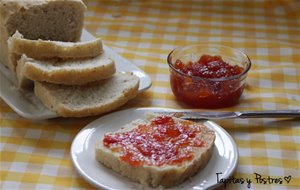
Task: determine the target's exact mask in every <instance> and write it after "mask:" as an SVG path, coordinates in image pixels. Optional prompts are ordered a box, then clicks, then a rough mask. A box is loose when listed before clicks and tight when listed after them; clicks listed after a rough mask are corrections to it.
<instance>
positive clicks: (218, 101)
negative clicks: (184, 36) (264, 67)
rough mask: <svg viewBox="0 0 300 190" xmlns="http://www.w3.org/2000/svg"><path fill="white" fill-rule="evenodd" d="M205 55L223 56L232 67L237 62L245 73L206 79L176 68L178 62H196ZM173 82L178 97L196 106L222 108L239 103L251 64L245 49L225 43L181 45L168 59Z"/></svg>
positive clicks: (174, 92)
mask: <svg viewBox="0 0 300 190" xmlns="http://www.w3.org/2000/svg"><path fill="white" fill-rule="evenodd" d="M202 55H211V56H216V55H218V56H221V57H222V59H223V60H224V62H226V63H228V64H230V65H231V66H235V65H238V66H239V67H241V68H242V72H241V73H240V74H237V75H232V76H228V77H221V78H204V77H199V76H193V75H190V74H186V73H184V72H182V71H181V70H178V69H177V68H176V67H175V63H176V61H178V60H180V61H181V62H182V63H184V64H188V63H189V62H193V63H194V62H197V61H198V60H199V58H200V57H201V56H202ZM167 61H168V64H169V70H170V84H171V88H172V91H173V94H174V95H175V96H176V98H177V99H178V100H179V101H181V102H184V103H186V104H188V105H190V106H192V107H195V108H223V107H229V106H233V105H235V104H237V103H238V102H239V98H240V96H241V95H242V93H243V91H244V87H245V81H246V77H247V73H248V71H249V69H250V67H251V61H250V59H249V57H248V56H247V55H246V54H244V53H243V52H241V51H239V50H237V49H234V48H231V47H227V46H222V45H208V44H196V45H188V46H183V47H178V48H176V49H174V50H173V51H171V52H170V54H169V55H168V58H167Z"/></svg>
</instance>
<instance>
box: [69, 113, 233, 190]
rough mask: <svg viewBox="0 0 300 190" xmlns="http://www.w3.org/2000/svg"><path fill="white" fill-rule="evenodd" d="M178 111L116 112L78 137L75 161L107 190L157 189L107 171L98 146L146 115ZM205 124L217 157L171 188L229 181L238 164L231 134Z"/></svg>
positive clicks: (211, 185) (91, 180)
mask: <svg viewBox="0 0 300 190" xmlns="http://www.w3.org/2000/svg"><path fill="white" fill-rule="evenodd" d="M167 111H178V110H174V109H165V108H138V109H128V110H123V111H119V112H114V113H111V114H109V115H106V116H104V117H101V118H99V119H97V120H95V121H93V122H92V123H90V124H89V125H87V126H86V127H85V128H84V129H82V130H81V131H80V132H79V133H78V135H77V136H76V137H75V139H74V141H73V143H72V146H71V158H72V161H73V164H74V166H75V168H76V169H77V171H78V172H79V174H80V175H81V176H82V177H83V178H84V179H85V180H86V181H88V182H89V183H91V184H92V185H94V186H96V187H99V188H104V189H120V190H121V189H122V190H124V189H148V190H150V189H153V188H149V187H145V186H142V185H141V184H139V183H137V182H133V181H131V180H129V179H128V178H126V177H123V176H121V175H119V174H117V173H116V172H114V171H113V170H111V169H109V168H106V167H105V166H103V165H102V164H101V163H100V162H98V161H97V160H96V159H95V146H96V143H97V142H98V141H99V140H100V138H101V137H102V136H103V135H104V133H107V132H114V131H117V130H118V129H119V128H120V127H122V126H123V125H125V124H127V123H129V122H131V121H132V120H135V119H138V118H144V114H145V113H146V112H167ZM204 125H206V126H207V127H209V128H211V129H213V130H214V131H215V132H216V140H215V148H214V152H213V155H212V157H211V159H210V161H209V162H208V164H207V165H206V167H205V168H203V169H202V170H201V171H199V172H198V173H197V174H196V175H195V176H194V177H192V178H191V179H189V180H187V181H185V182H184V183H182V184H180V185H178V186H176V187H172V188H168V189H197V190H200V189H210V188H214V187H216V186H218V185H221V184H219V183H218V182H217V173H222V174H219V176H218V177H219V179H221V178H224V179H225V178H228V177H230V175H231V174H232V172H233V171H234V170H235V168H236V166H237V163H238V151H237V147H236V144H235V142H234V141H233V139H232V138H231V137H230V135H229V134H228V133H227V132H226V131H225V130H224V129H223V128H221V127H220V126H218V125H217V124H215V123H214V122H212V121H205V122H204Z"/></svg>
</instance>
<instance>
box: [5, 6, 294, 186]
mask: <svg viewBox="0 0 300 190" xmlns="http://www.w3.org/2000/svg"><path fill="white" fill-rule="evenodd" d="M85 2H86V4H87V7H88V10H87V12H86V17H85V28H86V29H87V30H88V31H90V32H91V33H92V34H93V35H94V36H97V37H101V38H102V40H103V42H104V43H105V44H106V45H108V46H110V47H111V48H112V49H114V50H115V51H116V52H118V53H119V54H121V55H122V56H124V57H125V58H127V59H129V60H130V61H131V62H132V63H133V64H135V65H136V66H138V67H139V68H141V69H143V70H144V71H145V72H146V73H147V74H148V75H149V76H150V77H151V79H152V87H151V88H150V89H149V90H147V91H145V92H143V93H141V94H139V95H138V96H137V97H136V98H135V99H134V100H132V101H130V102H128V103H127V104H126V105H125V106H123V107H122V108H121V109H127V108H133V107H167V108H185V109H186V108H187V109H189V107H187V106H184V105H182V104H179V103H178V102H177V101H176V100H175V98H174V96H173V94H172V92H171V89H170V84H169V75H168V74H169V73H168V72H169V71H168V65H167V64H166V57H167V55H168V53H169V52H170V51H171V50H172V49H173V48H175V47H177V46H181V45H187V44H192V43H209V44H222V45H227V46H231V47H234V48H237V49H240V50H242V51H244V52H246V53H247V54H248V55H249V57H250V59H251V60H252V68H251V71H250V72H249V74H248V78H247V86H246V89H245V91H244V94H243V96H242V98H241V101H240V103H239V104H238V105H236V106H234V107H230V108H226V109H221V110H222V111H225V110H226V111H232V110H272V109H300V67H299V64H300V13H299V9H300V2H299V1H296V0H294V1H293V0H289V1H284V0H280V1H204V2H197V1H196V0H195V1H191V0H178V1H142V0H127V1H122V0H114V1H100V0H99V1H97V0H86V1H85ZM0 108H1V112H0V113H1V115H0V118H1V119H0V127H1V128H0V150H1V163H0V164H1V166H0V173H1V181H0V188H1V189H94V187H92V186H91V185H89V184H88V183H87V182H86V181H85V180H84V179H82V178H81V177H80V176H79V175H78V174H77V173H76V171H75V168H74V167H73V165H72V163H71V159H70V154H69V153H70V146H71V143H72V140H73V139H74V137H75V136H76V134H77V133H78V132H79V131H80V129H82V128H83V127H84V126H85V125H87V124H88V123H89V122H91V121H93V120H95V119H96V118H98V117H90V118H81V119H62V118H58V119H53V120H45V121H31V120H27V119H24V118H22V117H20V116H18V115H17V114H16V113H15V112H14V111H13V110H12V109H11V108H10V107H9V106H8V105H7V104H6V103H4V102H3V101H2V100H0ZM216 123H217V124H219V125H221V126H222V127H223V128H224V129H225V130H226V131H228V132H229V133H230V134H231V135H232V137H233V139H234V140H235V142H236V144H237V146H238V151H239V163H238V167H237V169H236V171H235V173H234V174H233V177H234V178H235V179H247V178H248V179H252V184H251V188H252V189H299V188H300V171H299V170H300V169H299V165H300V161H299V160H300V150H299V147H300V121H299V120H295V119H231V120H218V121H216ZM255 173H257V174H260V175H261V176H262V178H265V179H266V184H263V183H260V182H262V181H256V180H255ZM289 176H290V177H289ZM268 177H269V179H271V178H277V179H282V183H281V184H280V183H276V182H275V181H273V182H272V181H271V180H268ZM289 178H291V180H290V181H289V180H288V179H289ZM288 181H289V182H288ZM227 189H247V186H246V185H245V184H240V183H236V184H229V186H228V187H227Z"/></svg>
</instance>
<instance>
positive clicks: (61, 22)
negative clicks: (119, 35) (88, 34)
mask: <svg viewBox="0 0 300 190" xmlns="http://www.w3.org/2000/svg"><path fill="white" fill-rule="evenodd" d="M85 10H86V6H85V5H84V3H83V2H82V1H81V0H51V1H49V0H38V1H37V0H4V1H0V49H1V51H0V62H2V63H3V64H5V65H7V64H8V61H9V60H8V45H7V40H8V38H9V37H10V36H12V35H13V34H14V33H15V32H16V31H17V30H18V31H19V32H20V33H21V34H23V35H24V38H26V39H43V40H56V41H64V42H76V41H79V40H80V37H81V33H82V27H83V20H84V12H85Z"/></svg>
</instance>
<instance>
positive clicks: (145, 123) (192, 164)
mask: <svg viewBox="0 0 300 190" xmlns="http://www.w3.org/2000/svg"><path fill="white" fill-rule="evenodd" d="M214 140H215V133H214V131H212V130H210V129H208V128H207V127H206V126H204V125H203V124H201V123H195V122H191V121H186V120H182V119H178V118H175V117H172V116H167V115H158V116H154V117H151V118H148V119H138V120H135V121H133V122H131V123H130V124H127V125H125V126H124V127H122V128H121V129H120V130H119V131H117V132H114V133H108V134H105V135H104V136H103V137H102V139H101V140H100V141H99V142H98V144H97V145H96V159H97V160H98V161H99V162H101V163H102V164H104V165H105V166H107V167H109V168H111V169H113V170H114V171H116V172H118V173H120V174H121V175H123V176H126V177H128V178H130V179H131V180H134V181H137V182H139V183H141V184H144V185H147V186H152V187H159V186H163V187H170V186H174V185H177V184H180V183H182V182H183V181H184V180H186V179H188V178H190V177H191V176H193V175H195V174H196V173H197V172H198V171H199V169H200V168H202V167H204V166H205V165H206V164H207V162H208V161H209V160H210V158H211V156H212V152H213V145H214Z"/></svg>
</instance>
